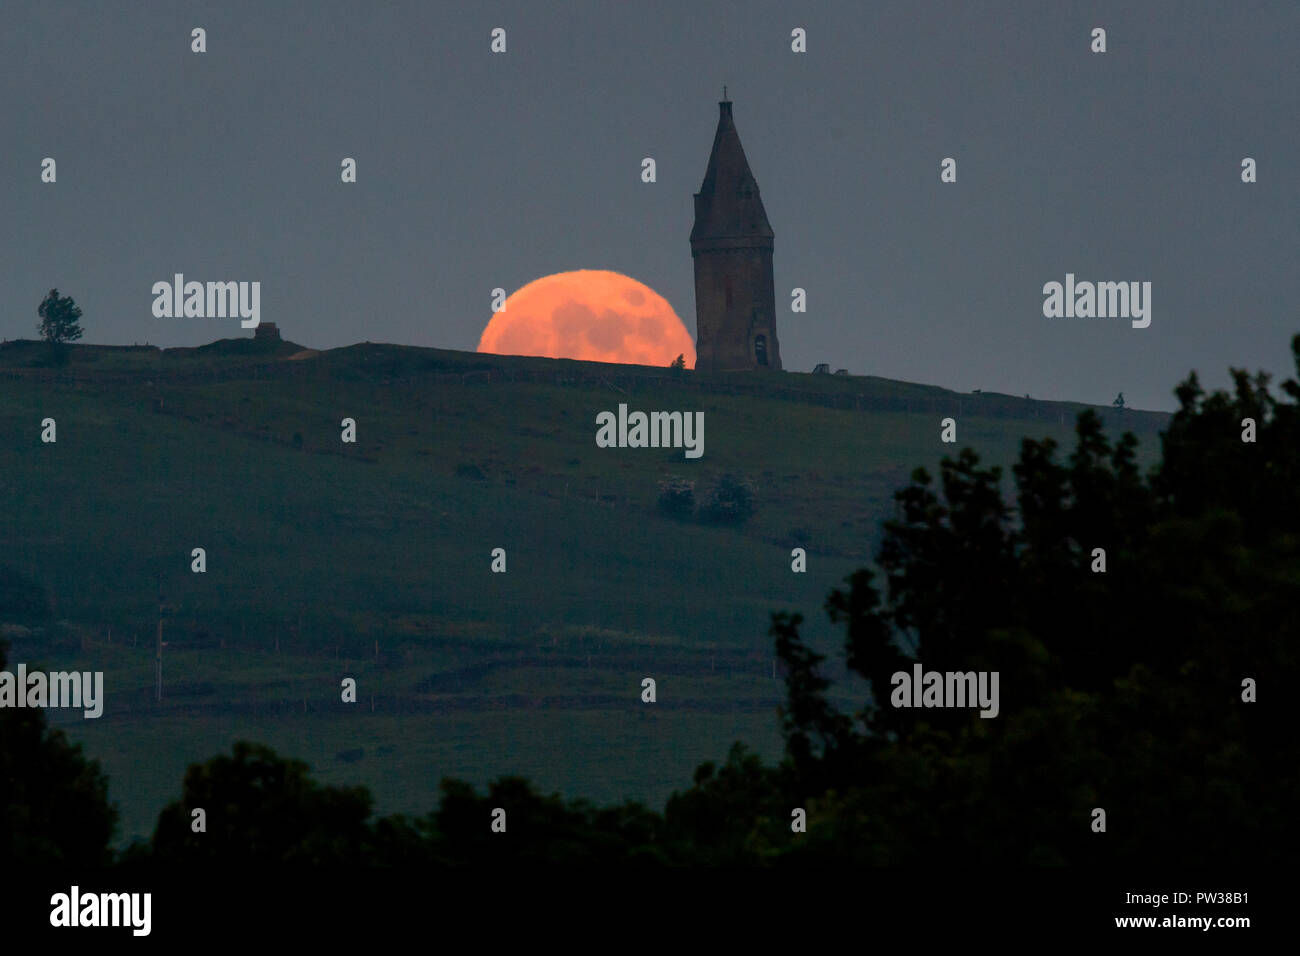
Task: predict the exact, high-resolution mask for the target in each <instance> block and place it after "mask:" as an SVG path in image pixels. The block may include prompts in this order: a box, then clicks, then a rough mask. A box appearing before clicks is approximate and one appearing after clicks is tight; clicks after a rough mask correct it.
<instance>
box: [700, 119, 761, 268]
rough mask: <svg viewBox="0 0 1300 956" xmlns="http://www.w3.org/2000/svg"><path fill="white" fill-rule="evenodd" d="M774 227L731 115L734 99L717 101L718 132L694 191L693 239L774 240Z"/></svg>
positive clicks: (714, 136)
mask: <svg viewBox="0 0 1300 956" xmlns="http://www.w3.org/2000/svg"><path fill="white" fill-rule="evenodd" d="M772 237H773V233H772V226H771V225H770V224H769V223H768V221H767V211H766V210H765V209H764V208H763V200H762V198H761V197H760V196H759V194H758V183H757V182H755V181H754V174H753V173H752V172H750V169H749V162H748V160H746V159H745V149H744V147H743V146H741V145H740V134H739V133H737V132H736V123H735V121H734V120H733V119H732V117H731V100H722V101H721V102H720V103H718V131H717V132H716V133H715V134H714V135H713V151H712V152H711V153H710V154H709V166H708V169H706V170H705V172H704V183H703V184H702V185H701V186H700V191H699V192H698V193H696V194H695V228H693V229H692V230H691V241H692V242H694V241H696V240H705V239H731V238H751V239H769V240H770V239H771V238H772Z"/></svg>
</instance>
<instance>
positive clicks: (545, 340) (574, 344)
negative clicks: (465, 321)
mask: <svg viewBox="0 0 1300 956" xmlns="http://www.w3.org/2000/svg"><path fill="white" fill-rule="evenodd" d="M478 350H479V351H480V352H493V353H495V354H498V355H538V356H543V357H546V358H569V359H583V360H585V361H589V362H621V363H624V364H628V365H668V364H669V363H671V362H672V361H673V359H675V358H677V356H678V355H682V356H684V357H685V361H686V367H687V368H694V367H695V343H694V341H692V339H691V334H690V333H689V332H688V331H686V326H685V324H683V322H682V320H681V319H680V318H679V317H678V315H677V313H676V312H674V311H673V307H672V306H671V305H669V304H668V300H667V299H665V298H664V297H663V296H661V295H660V294H659V293H658V292H655V290H654V289H652V288H650V287H649V286H648V285H645V284H644V283H641V282H637V281H636V279H633V278H631V277H629V276H625V275H622V274H621V273H618V272H608V271H605V270H603V269H579V270H577V271H575V272H557V273H555V274H554V275H549V276H543V277H542V278H540V279H534V280H533V281H532V282H530V283H528V284H527V285H526V286H524V287H523V288H522V289H520V290H518V291H517V292H515V293H514V294H513V295H511V296H510V297H509V298H507V299H506V302H505V308H504V309H502V310H501V311H500V312H497V313H496V314H495V315H493V316H492V319H491V321H489V322H488V324H487V328H485V329H484V330H483V336H482V337H481V338H480V339H479V343H478Z"/></svg>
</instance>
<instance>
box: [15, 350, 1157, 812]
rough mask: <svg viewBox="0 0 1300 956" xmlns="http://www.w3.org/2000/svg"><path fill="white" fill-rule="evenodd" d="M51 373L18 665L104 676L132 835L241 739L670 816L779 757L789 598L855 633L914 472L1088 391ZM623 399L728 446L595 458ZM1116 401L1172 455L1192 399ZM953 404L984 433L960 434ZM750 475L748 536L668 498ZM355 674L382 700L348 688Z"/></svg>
mask: <svg viewBox="0 0 1300 956" xmlns="http://www.w3.org/2000/svg"><path fill="white" fill-rule="evenodd" d="M44 362H45V353H44V351H43V350H42V349H41V348H40V347H39V346H38V345H37V344H36V343H22V342H19V343H7V344H6V345H5V346H3V347H0V433H2V434H3V435H4V436H5V440H4V441H3V442H0V485H3V491H4V497H5V501H6V503H7V507H6V509H5V514H4V517H3V521H2V522H0V534H2V535H3V543H4V554H3V557H0V564H3V565H5V566H7V567H9V568H11V569H13V570H16V571H18V572H19V573H21V574H23V575H26V576H28V577H30V578H32V579H34V580H36V581H38V582H39V583H40V584H42V585H43V586H44V587H45V588H46V590H47V592H48V594H49V596H50V599H51V603H52V605H53V614H52V618H51V621H49V622H47V623H46V624H45V625H44V626H43V627H39V628H36V629H33V630H30V631H24V630H21V629H16V628H13V627H9V628H7V630H8V632H9V633H10V634H11V639H12V640H13V642H14V651H13V653H12V654H11V659H12V660H13V661H15V662H16V661H19V660H25V661H27V662H28V663H29V665H32V666H35V665H36V664H37V663H40V662H43V663H45V664H48V666H50V667H60V668H62V667H72V666H76V667H78V668H80V669H102V670H104V671H105V672H106V678H105V679H106V686H107V697H108V699H107V702H106V705H105V714H104V717H102V718H101V719H100V720H98V721H84V720H81V719H80V718H79V717H75V718H74V717H71V716H69V715H68V714H67V713H62V712H51V717H52V719H53V721H54V722H56V723H59V724H60V725H62V726H65V727H67V729H68V730H69V732H70V733H72V734H73V735H74V737H75V738H76V739H78V740H81V741H83V742H84V743H85V744H86V745H87V748H88V749H89V751H90V752H91V753H92V754H93V755H94V756H97V757H99V758H100V759H101V760H102V761H103V762H104V764H105V766H106V769H107V770H108V771H109V773H110V775H111V776H112V781H113V788H114V792H113V795H114V797H115V798H116V799H118V800H120V801H121V802H122V809H123V813H124V823H125V827H124V831H125V832H124V836H126V837H130V836H131V835H133V834H137V833H143V832H146V831H147V830H148V829H149V828H150V827H151V826H152V822H153V819H154V818H155V816H156V814H157V811H158V809H159V808H160V807H161V805H162V803H163V802H164V801H165V800H167V799H170V798H172V797H174V796H175V795H176V794H178V793H179V788H180V779H181V775H182V773H183V770H184V767H185V766H186V764H187V763H189V762H191V761H194V760H198V759H202V758H206V757H208V756H210V755H211V754H212V753H214V752H216V751H217V750H220V749H225V748H227V747H228V746H229V743H230V741H231V740H233V739H235V738H237V737H241V736H242V737H250V738H253V739H258V740H263V741H266V742H268V743H271V744H272V745H275V746H277V747H279V748H281V749H283V750H284V751H286V752H288V753H291V754H293V755H295V756H299V757H301V758H303V759H305V760H307V761H308V762H310V763H311V764H312V765H313V766H314V767H315V768H316V770H317V773H318V774H319V776H321V777H322V778H323V779H325V780H328V781H331V782H359V783H364V784H366V785H368V786H370V787H371V788H372V789H373V790H374V791H375V792H376V794H377V796H378V798H379V803H380V808H381V809H383V810H386V811H387V810H407V811H411V812H422V811H424V810H427V809H429V808H431V807H432V805H433V802H434V793H435V791H434V788H435V787H436V783H437V780H438V779H439V778H440V777H442V776H444V775H455V776H463V777H467V778H469V779H471V780H474V781H476V782H477V781H482V780H485V779H487V778H489V777H492V776H496V775H499V774H504V773H522V774H525V775H527V776H530V777H532V778H534V779H535V780H536V781H537V782H538V783H539V784H541V785H542V786H543V787H546V788H555V789H561V790H564V791H565V792H566V793H568V794H570V795H574V796H579V795H581V796H587V797H591V798H594V799H600V800H608V799H620V798H622V797H634V798H639V799H643V800H646V801H648V802H651V803H654V804H658V803H661V802H662V800H663V799H664V797H666V796H667V794H668V793H669V792H670V791H671V790H672V789H673V788H674V787H679V786H682V785H684V784H686V783H687V782H688V781H689V778H690V773H691V771H692V770H693V768H694V766H695V765H696V764H698V763H699V762H700V761H702V760H705V759H713V758H719V757H721V756H723V755H724V753H725V749H726V746H727V745H728V744H729V743H730V741H731V740H733V739H736V738H741V739H744V740H746V741H748V742H750V743H751V744H753V745H754V746H755V747H756V748H757V749H759V750H761V751H764V752H766V753H768V754H773V753H775V749H776V748H777V746H778V739H777V733H776V731H777V724H776V718H775V707H776V705H777V703H778V702H779V700H780V695H781V689H782V688H781V684H780V681H779V680H777V679H776V678H775V677H774V675H773V671H772V655H771V645H770V641H769V640H768V638H767V636H766V627H767V619H768V614H769V612H770V611H772V610H774V609H785V608H791V609H798V610H802V611H803V612H804V613H805V615H806V616H807V617H808V618H809V620H810V622H812V625H813V626H812V628H811V630H810V635H811V638H812V639H813V640H814V642H819V643H821V644H822V645H823V646H824V647H825V648H826V649H828V650H829V649H832V648H834V647H836V646H837V644H838V635H835V634H833V633H831V632H830V630H829V628H828V627H827V626H826V625H825V623H824V615H823V614H822V612H821V605H822V602H823V601H824V599H825V596H826V593H827V592H828V591H829V589H830V588H831V587H833V586H834V585H835V584H837V583H838V582H839V581H840V580H841V579H842V578H843V577H844V575H845V574H847V573H848V572H849V571H851V570H852V569H853V568H855V567H858V566H860V565H861V564H863V563H868V562H869V558H870V555H871V553H872V551H873V548H874V544H875V541H876V540H877V536H878V527H879V522H880V521H881V519H882V518H884V517H888V516H889V515H890V514H891V513H892V500H891V494H892V492H893V490H894V489H895V488H897V487H900V486H901V485H902V484H904V483H905V482H906V479H907V476H908V474H909V473H910V472H911V470H912V469H913V468H914V467H916V466H919V465H925V466H927V467H933V466H934V465H935V464H936V463H937V461H938V460H939V458H940V457H941V456H942V455H944V454H945V453H954V452H955V450H956V448H959V447H961V446H964V445H971V446H974V447H975V448H976V449H977V450H979V451H980V453H981V455H982V456H983V457H984V458H985V459H986V460H988V461H992V462H994V463H1001V464H1003V465H1007V466H1009V464H1010V463H1011V462H1012V461H1013V460H1014V457H1015V455H1016V452H1017V449H1018V446H1019V442H1020V440H1021V438H1022V437H1024V436H1034V437H1041V436H1043V435H1052V436H1054V437H1056V438H1057V439H1058V441H1060V442H1061V443H1062V444H1063V445H1066V446H1067V447H1069V446H1070V444H1071V441H1070V431H1071V428H1072V425H1073V418H1074V415H1075V414H1076V413H1077V411H1078V410H1079V409H1080V408H1081V407H1082V406H1076V405H1070V404H1067V403H1051V402H1035V401H1030V400H1027V399H1023V398H1014V397H1011V396H1002V395H992V394H986V395H968V394H960V395H959V394H957V393H953V392H949V391H947V390H944V389H939V388H933V387H928V386H921V385H911V384H907V383H901V382H890V381H887V380H884V379H874V378H862V377H832V376H813V375H805V374H797V373H766V374H757V373H755V374H737V375H717V376H704V375H698V374H696V373H693V372H686V373H684V374H680V375H673V374H672V373H671V372H669V371H668V370H666V369H649V368H639V367H630V366H629V367H624V366H608V365H598V364H594V363H581V362H568V361H553V360H547V359H526V358H508V357H498V356H483V355H476V354H470V353H457V352H446V351H440V350H430V349H415V348H406V347H398V346H383V345H372V344H364V345H357V346H352V347H349V348H344V349H336V350H332V351H327V352H312V351H310V350H304V349H303V348H302V347H301V346H297V345H294V344H292V343H287V342H285V343H275V344H272V345H266V344H264V343H255V342H252V341H249V340H243V341H234V340H227V341H223V342H218V343H213V344H212V345H209V346H205V347H203V348H198V349H170V350H166V351H160V350H157V349H149V348H141V349H115V348H105V347H93V346H82V347H78V348H75V349H73V350H72V357H71V361H70V363H69V364H67V365H66V366H62V367H48V366H46V365H45V364H44ZM619 402H626V403H628V405H629V407H630V408H632V409H642V410H645V411H651V410H688V411H703V412H704V418H705V446H704V449H705V450H704V455H703V457H702V458H700V459H698V460H689V459H686V458H685V457H684V456H683V454H682V452H681V450H674V449H601V448H597V447H596V445H595V432H596V427H595V418H596V414H597V413H598V412H599V411H602V410H606V409H609V410H614V409H616V408H617V405H618V403H619ZM1106 413H1107V414H1106V417H1107V419H1108V420H1113V421H1111V422H1110V423H1111V424H1112V425H1114V426H1116V431H1118V429H1119V428H1125V429H1131V430H1133V431H1135V432H1137V433H1138V435H1139V437H1140V438H1141V439H1142V446H1141V447H1142V454H1143V456H1144V458H1145V459H1146V460H1148V461H1149V460H1151V459H1152V457H1153V455H1154V452H1155V451H1156V441H1157V439H1156V434H1157V431H1158V429H1159V428H1160V427H1162V426H1163V423H1164V421H1165V419H1166V416H1164V415H1162V414H1157V413H1144V412H1134V411H1126V412H1124V413H1116V412H1113V410H1111V409H1107V410H1106ZM948 415H951V416H953V417H954V418H956V420H957V422H958V439H959V442H958V445H956V446H953V445H944V444H942V443H941V442H940V440H939V433H940V425H939V422H940V419H941V418H943V417H945V416H948ZM345 417H350V418H353V419H355V420H356V424H357V437H358V441H357V443H356V444H344V443H342V442H341V441H340V431H341V429H340V421H341V420H342V419H343V418H345ZM45 418H53V419H55V421H56V423H57V439H58V440H57V442H56V443H53V444H45V443H42V441H41V439H40V433H41V422H42V420H43V419H45ZM724 472H731V473H735V474H739V475H742V476H744V477H745V478H747V479H748V480H750V481H751V482H752V483H753V485H754V487H755V489H756V504H757V513H756V514H755V516H754V517H753V518H752V519H751V520H750V521H749V522H748V523H747V524H746V525H744V526H743V527H740V528H727V527H715V526H707V525H702V524H699V523H695V522H682V521H678V520H674V519H671V518H668V517H665V516H663V515H661V514H660V513H659V512H658V510H657V508H656V500H657V497H658V494H659V487H658V484H659V482H660V481H661V480H662V479H664V478H667V477H671V476H679V477H684V478H688V479H693V480H696V481H697V482H705V481H707V480H709V479H710V478H711V477H713V476H716V475H719V474H721V473H724ZM796 546H799V547H804V548H806V549H807V551H808V556H809V563H808V572H807V573H806V574H793V573H791V570H790V549H791V548H793V547H796ZM498 547H500V548H504V549H505V550H506V552H507V568H508V570H507V572H506V573H505V574H494V573H492V572H491V571H490V567H489V566H490V562H491V558H490V555H491V552H492V549H494V548H498ZM194 548H204V549H205V550H206V557H207V571H206V573H204V574H194V573H192V572H191V570H190V562H191V557H190V555H191V551H192V549H194ZM160 584H161V588H162V592H163V602H164V605H165V609H164V615H163V616H164V619H165V623H164V635H165V639H166V640H167V642H168V646H167V647H166V649H165V651H164V655H165V658H164V668H165V687H164V698H163V701H162V702H161V704H159V703H156V702H155V701H154V694H153V668H154V663H153V657H154V647H153V635H154V631H155V628H156V622H157V618H158V591H159V586H160ZM376 650H377V652H378V653H376ZM344 676H353V677H356V678H357V680H358V688H359V690H358V696H359V702H358V704H356V705H344V704H342V703H340V702H339V682H340V680H341V678H342V677H344ZM646 676H651V677H655V678H656V679H657V680H658V697H659V700H658V703H657V704H655V705H653V706H651V705H646V704H642V703H641V702H640V682H641V679H642V678H643V677H646Z"/></svg>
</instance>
